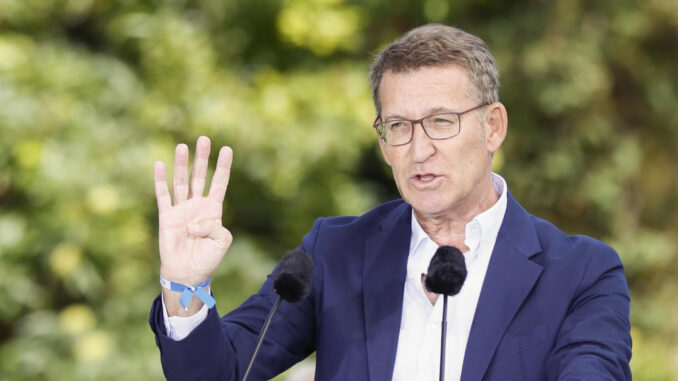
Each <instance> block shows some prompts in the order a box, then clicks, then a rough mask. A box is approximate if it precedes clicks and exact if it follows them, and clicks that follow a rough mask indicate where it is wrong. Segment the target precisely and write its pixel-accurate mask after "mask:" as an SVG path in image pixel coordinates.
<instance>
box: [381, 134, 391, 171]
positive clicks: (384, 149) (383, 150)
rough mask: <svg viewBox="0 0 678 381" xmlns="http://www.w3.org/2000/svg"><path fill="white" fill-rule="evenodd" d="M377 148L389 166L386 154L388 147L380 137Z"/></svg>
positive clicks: (389, 162)
mask: <svg viewBox="0 0 678 381" xmlns="http://www.w3.org/2000/svg"><path fill="white" fill-rule="evenodd" d="M379 150H380V151H381V157H383V158H384V161H385V162H386V164H388V166H389V167H390V166H391V159H390V157H389V156H388V149H387V148H386V146H385V145H384V143H383V142H382V141H381V139H379Z"/></svg>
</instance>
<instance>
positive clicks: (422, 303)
mask: <svg viewBox="0 0 678 381" xmlns="http://www.w3.org/2000/svg"><path fill="white" fill-rule="evenodd" d="M492 183H493V185H494V188H495V190H496V191H497V194H499V200H497V202H496V203H495V204H494V205H493V206H491V207H490V208H489V209H488V210H486V211H484V212H483V213H481V214H479V215H477V216H476V217H475V218H474V219H473V220H472V221H471V222H469V223H468V224H466V231H465V239H464V244H465V245H466V246H467V247H468V248H469V251H467V252H465V253H464V259H465V262H466V270H467V275H466V281H465V282H464V285H463V286H462V288H461V291H460V292H459V294H457V295H455V296H452V297H449V299H448V304H447V344H446V353H445V357H446V359H445V379H446V380H459V378H460V377H461V367H462V364H463V363H464V353H465V352H466V342H467V341H468V336H469V333H470V331H471V324H472V323H473V316H474V315H475V311H476V306H477V304H478V298H479V297H480V290H481V288H482V286H483V281H484V280H485V273H486V272H487V266H488V264H489V262H490V257H491V256H492V250H493V249H494V244H495V242H496V241H497V234H498V233H499V227H500V226H501V223H502V221H503V219H504V214H505V212H506V182H505V181H504V179H503V178H502V177H501V176H499V175H497V174H494V173H493V174H492ZM437 249H438V245H437V244H436V243H435V242H433V241H432V240H431V238H430V237H429V236H428V235H427V234H426V232H424V230H423V229H422V227H421V225H419V222H418V221H417V219H416V218H415V217H414V212H413V213H412V236H411V238H410V253H409V257H408V259H407V278H406V280H405V289H404V291H403V313H402V319H401V321H400V336H399V338H398V351H397V353H396V360H395V366H394V370H393V380H394V381H412V380H431V381H433V380H437V379H438V377H439V373H440V334H441V320H442V309H443V298H442V297H439V298H438V299H437V301H436V303H435V305H431V302H430V301H429V300H428V298H427V297H426V293H425V292H424V287H423V285H422V282H421V274H426V272H427V270H428V265H429V263H430V262H431V258H432V257H433V254H435V252H436V250H437Z"/></svg>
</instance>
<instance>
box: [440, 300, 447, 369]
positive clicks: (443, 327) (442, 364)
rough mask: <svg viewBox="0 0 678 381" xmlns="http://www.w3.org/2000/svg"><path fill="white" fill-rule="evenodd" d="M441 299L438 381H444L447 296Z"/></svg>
mask: <svg viewBox="0 0 678 381" xmlns="http://www.w3.org/2000/svg"><path fill="white" fill-rule="evenodd" d="M443 297H444V299H443V321H442V323H441V329H440V381H445V345H446V343H447V294H445V295H443Z"/></svg>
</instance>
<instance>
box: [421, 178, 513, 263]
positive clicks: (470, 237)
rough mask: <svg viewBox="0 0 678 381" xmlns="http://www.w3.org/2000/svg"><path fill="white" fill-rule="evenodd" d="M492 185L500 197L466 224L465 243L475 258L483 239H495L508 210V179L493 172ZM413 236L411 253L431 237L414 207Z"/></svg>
mask: <svg viewBox="0 0 678 381" xmlns="http://www.w3.org/2000/svg"><path fill="white" fill-rule="evenodd" d="M492 185H493V186H494V190H495V191H496V192H497V194H499V199H498V200H497V202H495V203H494V205H492V206H491V207H490V208H489V209H487V210H486V211H484V212H482V213H480V214H478V215H477V216H475V217H474V218H473V220H471V221H469V222H468V223H467V224H466V231H465V238H464V244H465V245H466V246H468V248H469V250H470V253H472V255H473V258H475V257H477V256H478V254H479V253H480V252H481V250H478V248H479V247H480V245H481V243H482V242H483V241H489V240H491V241H494V240H495V238H496V236H497V234H498V233H499V228H500V227H501V223H502V221H503V220H504V214H505V212H506V200H507V196H506V194H507V186H506V180H504V178H503V177H501V176H499V175H498V174H496V173H494V172H493V173H492ZM411 225H412V226H411V229H412V238H411V239H410V253H411V252H413V251H414V250H415V249H416V248H417V247H419V245H421V243H422V242H424V241H425V240H426V239H429V240H430V239H431V238H430V237H429V236H428V234H426V232H425V231H424V229H423V228H422V227H421V225H420V224H419V221H417V218H416V217H415V216H414V209H412V224H411Z"/></svg>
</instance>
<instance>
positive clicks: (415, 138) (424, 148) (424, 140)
mask: <svg viewBox="0 0 678 381" xmlns="http://www.w3.org/2000/svg"><path fill="white" fill-rule="evenodd" d="M412 129H413V131H412V141H411V142H410V150H411V151H410V152H411V155H412V160H414V161H415V162H417V163H421V162H424V161H426V160H427V159H428V158H429V157H430V156H432V155H433V154H434V153H435V152H436V148H435V146H434V144H433V140H432V139H431V138H429V137H428V135H427V134H426V131H424V125H423V124H422V123H421V122H420V123H416V124H414V125H413V126H412Z"/></svg>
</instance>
